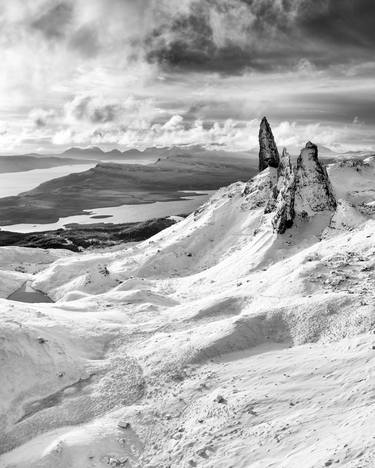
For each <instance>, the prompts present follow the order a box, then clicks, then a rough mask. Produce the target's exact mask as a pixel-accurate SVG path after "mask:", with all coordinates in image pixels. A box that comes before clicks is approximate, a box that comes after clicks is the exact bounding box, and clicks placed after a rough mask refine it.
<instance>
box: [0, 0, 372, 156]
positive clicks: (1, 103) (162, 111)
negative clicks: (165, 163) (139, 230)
mask: <svg viewBox="0 0 375 468" xmlns="http://www.w3.org/2000/svg"><path fill="white" fill-rule="evenodd" d="M374 17H375V2H374V1H373V0H0V64H1V74H0V153H2V154H13V153H25V152H58V151H60V150H61V151H62V150H63V149H65V148H67V147H70V146H82V147H86V146H90V145H97V146H100V147H102V148H103V149H106V150H108V149H111V148H119V149H121V150H124V149H128V148H133V147H136V148H140V149H142V148H146V147H151V146H159V147H160V146H171V145H196V144H200V145H205V146H211V147H218V148H223V149H230V150H241V151H243V150H248V149H252V148H254V147H256V146H257V137H258V127H259V121H260V119H261V118H262V117H263V115H266V116H267V117H268V119H269V121H270V123H271V125H272V128H273V130H274V134H275V136H276V139H277V143H278V145H279V146H286V147H288V148H299V147H301V146H302V145H303V144H304V143H305V142H306V141H307V140H312V141H315V142H317V143H319V144H321V145H325V146H327V147H329V148H331V149H333V150H336V151H355V150H366V151H367V150H375V80H374V76H375V56H374V52H373V51H374V48H375V28H374V27H373V19H374Z"/></svg>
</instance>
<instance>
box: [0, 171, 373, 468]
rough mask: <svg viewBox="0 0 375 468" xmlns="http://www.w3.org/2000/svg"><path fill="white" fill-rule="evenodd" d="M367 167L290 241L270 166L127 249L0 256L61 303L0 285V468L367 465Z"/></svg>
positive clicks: (301, 222)
mask: <svg viewBox="0 0 375 468" xmlns="http://www.w3.org/2000/svg"><path fill="white" fill-rule="evenodd" d="M372 171H373V169H372V165H371V164H367V165H366V164H365V165H364V166H363V167H361V171H357V168H356V167H355V166H353V167H351V166H350V165H347V166H345V167H342V166H340V165H337V166H333V167H331V168H330V170H329V174H330V177H331V182H332V187H333V192H334V193H335V195H336V198H337V202H338V203H337V209H336V211H332V208H331V207H330V209H327V210H326V209H322V210H321V211H319V210H317V211H314V213H313V214H312V215H311V216H305V215H303V216H302V215H300V216H299V215H298V216H296V219H295V220H294V223H293V226H292V227H291V228H290V229H287V230H286V231H285V233H284V234H282V235H281V234H277V233H276V232H275V231H274V227H273V222H272V221H273V217H274V213H273V212H272V210H266V207H267V205H268V204H269V200H270V198H271V197H272V196H273V190H274V187H275V184H276V183H277V177H278V174H277V169H275V168H272V167H269V168H267V169H265V170H264V171H263V172H261V173H260V174H259V175H258V176H256V177H255V178H254V179H253V180H252V181H249V182H248V183H236V184H233V185H231V186H229V187H226V188H223V189H221V190H219V191H218V192H216V193H215V194H214V196H213V197H212V198H211V199H210V200H209V201H208V202H207V203H206V204H205V205H203V206H202V207H201V208H200V209H199V210H197V211H196V212H195V213H193V214H191V215H190V216H189V217H188V218H186V219H185V220H183V221H181V222H180V223H178V224H176V225H174V226H171V227H170V228H168V229H167V230H165V231H162V232H161V233H159V234H158V235H156V236H154V237H153V238H151V239H149V240H147V241H145V242H142V243H140V244H136V245H132V246H129V247H128V248H126V247H125V248H124V249H123V250H119V251H115V252H107V253H84V254H79V255H66V256H65V255H64V256H62V257H61V258H58V259H56V260H55V261H53V262H51V263H49V264H46V265H44V267H43V268H39V266H38V268H37V270H35V271H30V272H29V271H26V272H25V273H18V272H16V273H14V272H13V270H14V269H15V268H14V267H13V266H12V265H14V264H16V263H17V255H18V253H17V251H16V250H12V248H8V249H7V250H3V249H0V258H5V257H6V256H8V257H7V258H10V260H8V263H5V262H4V263H2V265H3V266H2V268H3V271H7V272H8V271H11V270H12V272H11V273H9V275H10V276H9V277H11V275H12V274H14V275H15V274H19V275H24V276H22V278H19V281H18V277H17V281H18V282H17V281H16V280H14V281H15V283H14V285H13V286H12V287H14V288H16V287H17V285H18V284H19V283H20V282H22V281H21V279H22V280H25V278H26V277H27V280H30V279H31V281H32V283H31V284H32V286H33V288H34V289H36V290H40V291H43V292H44V293H46V294H48V295H49V297H51V298H52V299H53V300H55V301H56V302H55V304H23V303H17V302H12V301H8V300H6V299H5V298H6V296H7V295H8V293H10V291H9V289H10V287H7V288H6V290H4V291H2V290H1V291H0V292H1V295H2V297H4V299H0V310H1V313H0V335H1V340H2V345H1V348H0V360H1V363H2V364H1V367H0V381H1V383H2V385H1V387H0V449H1V450H0V451H1V452H2V453H3V454H2V455H1V456H0V467H4V468H5V467H8V468H11V467H12V468H37V467H38V468H40V467H43V468H86V467H87V468H89V467H90V468H94V467H95V468H99V467H100V468H104V467H108V466H119V467H126V468H129V467H134V468H135V467H139V468H141V467H142V468H143V467H148V468H162V467H165V468H166V467H176V468H177V467H178V468H179V467H195V466H197V467H211V468H214V467H215V468H218V467H220V468H228V467H233V468H234V467H235V468H247V467H251V468H266V467H269V468H271V467H272V468H275V467H282V468H301V467H303V468H309V467H311V468H312V467H314V468H315V467H316V468H318V467H319V468H320V467H324V466H331V465H332V466H342V467H351V468H354V467H356V468H359V467H372V466H375V439H374V438H373V433H372V430H371V429H372V427H373V426H374V424H375V406H374V404H373V398H374V393H373V382H374V380H373V379H374V376H373V372H374V371H373V369H374V368H375V367H374V366H375V351H374V349H373V348H374V345H375V340H374V335H373V332H374V330H375V307H374V303H375V301H374V289H375V275H374V268H375V220H374V219H373V218H372V214H371V212H370V211H369V210H367V211H366V210H364V209H362V208H363V202H365V203H366V205H368V204H369V203H371V202H372V201H373V202H375V179H374V178H373V177H372ZM343 172H344V173H345V178H344V177H343V174H342V173H343ZM347 180H349V181H352V180H357V182H358V186H359V185H360V186H361V187H362V188H363V190H365V191H366V199H365V200H364V199H363V196H362V195H361V196H360V197H356V196H353V192H355V191H356V188H355V186H349V185H348V184H346V183H345V181H347ZM342 181H344V183H345V186H344V187H343V186H342V185H341V182H342ZM305 189H306V184H305V182H304V190H305ZM361 190H362V189H361ZM371 193H372V194H373V198H371ZM309 195H310V196H311V192H309ZM323 208H324V207H323ZM10 252H14V254H10ZM27 252H30V254H29V255H31V256H33V255H35V259H38V258H39V257H38V255H40V252H33V251H32V250H28V251H27ZM9 255H15V259H12V258H11V257H9ZM45 255H46V256H50V255H52V254H51V253H48V252H47V253H45ZM58 255H59V256H60V254H58ZM35 262H41V260H35ZM43 262H44V263H47V262H45V261H44V260H43ZM39 270H40V271H39ZM32 273H36V274H35V275H32ZM16 283H17V284H16Z"/></svg>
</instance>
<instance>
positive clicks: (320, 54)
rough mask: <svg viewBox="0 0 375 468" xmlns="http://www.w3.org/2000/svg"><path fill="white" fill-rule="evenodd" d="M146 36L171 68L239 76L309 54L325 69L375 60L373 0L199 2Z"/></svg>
mask: <svg viewBox="0 0 375 468" xmlns="http://www.w3.org/2000/svg"><path fill="white" fill-rule="evenodd" d="M163 13H164V17H163V18H164V20H163V21H161V24H160V25H158V26H157V27H156V28H155V29H154V30H153V31H152V33H151V34H150V36H149V37H148V38H147V41H146V45H147V47H148V49H149V50H148V54H147V57H148V59H149V60H150V61H157V62H158V63H160V64H161V65H162V66H164V67H172V68H181V69H189V70H191V69H192V68H193V69H196V70H201V71H206V70H214V71H221V72H225V73H238V72H239V71H241V70H243V69H244V68H249V69H255V70H261V71H267V70H272V69H280V68H285V67H288V68H290V67H291V66H292V65H293V64H295V63H297V62H298V61H299V60H301V59H306V58H308V59H309V60H310V62H311V63H316V64H317V65H318V66H327V65H332V64H333V63H345V62H353V61H355V60H358V59H364V58H366V57H367V58H369V59H372V51H373V47H374V45H375V32H374V28H373V24H372V19H371V18H373V16H374V14H375V4H374V2H372V1H371V0H357V1H355V2H353V1H352V0H227V1H224V2H223V1H219V0H199V1H198V0H196V1H193V0H192V1H191V2H190V7H189V8H188V9H187V11H185V12H183V13H182V12H181V14H179V15H176V14H175V13H174V12H173V11H169V10H164V11H163Z"/></svg>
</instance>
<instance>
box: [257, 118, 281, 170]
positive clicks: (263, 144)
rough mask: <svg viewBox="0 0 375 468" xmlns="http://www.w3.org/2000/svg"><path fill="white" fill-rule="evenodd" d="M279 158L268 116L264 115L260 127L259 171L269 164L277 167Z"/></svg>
mask: <svg viewBox="0 0 375 468" xmlns="http://www.w3.org/2000/svg"><path fill="white" fill-rule="evenodd" d="M279 159H280V158H279V152H278V150H277V146H276V143H275V140H274V138H273V134H272V130H271V127H270V124H269V123H268V121H267V119H266V117H263V119H262V122H261V124H260V129H259V172H262V171H264V169H266V168H267V167H268V166H270V167H276V168H277V167H278V166H279Z"/></svg>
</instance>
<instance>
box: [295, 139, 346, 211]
mask: <svg viewBox="0 0 375 468" xmlns="http://www.w3.org/2000/svg"><path fill="white" fill-rule="evenodd" d="M336 206H337V203H336V199H335V196H334V195H333V191H332V187H331V183H330V180H329V177H328V174H327V171H326V169H325V167H324V166H322V165H321V163H320V162H319V159H318V147H317V146H316V145H314V144H313V143H311V142H310V141H309V142H308V143H307V144H306V147H305V148H303V150H302V151H301V154H300V156H299V157H298V160H297V170H296V197H295V205H294V208H295V211H296V214H301V215H302V216H313V215H314V214H316V213H317V212H319V211H326V210H328V211H334V210H335V209H336Z"/></svg>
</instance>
